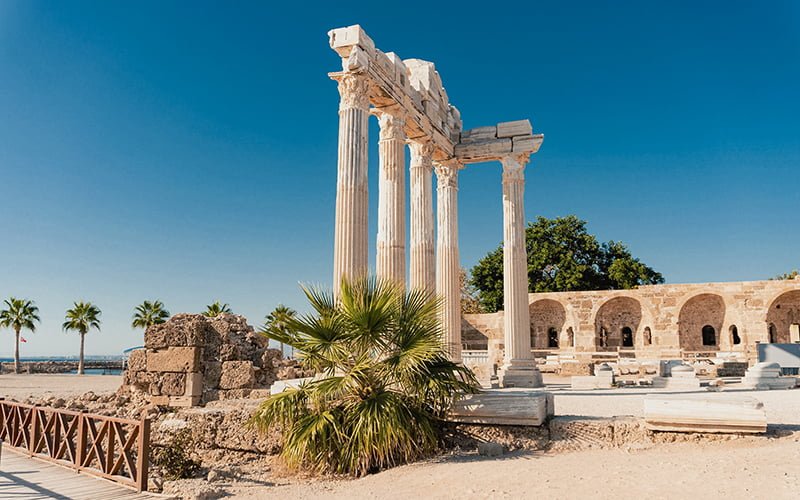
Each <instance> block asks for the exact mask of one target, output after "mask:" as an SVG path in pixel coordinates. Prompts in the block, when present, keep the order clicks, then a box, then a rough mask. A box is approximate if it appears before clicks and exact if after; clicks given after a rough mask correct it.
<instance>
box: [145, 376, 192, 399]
mask: <svg viewBox="0 0 800 500" xmlns="http://www.w3.org/2000/svg"><path fill="white" fill-rule="evenodd" d="M185 391H186V374H185V373H174V372H162V373H156V374H154V377H153V381H152V382H151V383H150V394H152V395H154V396H183V394H184V392H185Z"/></svg>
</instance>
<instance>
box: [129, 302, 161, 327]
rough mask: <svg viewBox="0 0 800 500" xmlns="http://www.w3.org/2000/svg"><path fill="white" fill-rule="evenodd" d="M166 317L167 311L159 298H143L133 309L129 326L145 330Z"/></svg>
mask: <svg viewBox="0 0 800 500" xmlns="http://www.w3.org/2000/svg"><path fill="white" fill-rule="evenodd" d="M168 319H169V311H167V309H166V308H165V307H164V304H163V303H162V302H161V301H160V300H153V301H150V300H145V301H144V302H142V303H141V304H139V305H138V306H136V309H134V313H133V322H132V323H131V326H132V327H134V328H144V329H145V330H147V329H148V328H149V327H151V326H153V325H159V324H161V323H164V322H165V321H167V320H168Z"/></svg>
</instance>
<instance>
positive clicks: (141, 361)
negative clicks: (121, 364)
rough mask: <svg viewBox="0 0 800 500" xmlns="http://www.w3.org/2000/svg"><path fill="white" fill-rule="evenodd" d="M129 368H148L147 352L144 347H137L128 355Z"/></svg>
mask: <svg viewBox="0 0 800 500" xmlns="http://www.w3.org/2000/svg"><path fill="white" fill-rule="evenodd" d="M128 370H130V371H132V372H139V371H144V370H147V352H146V351H145V350H144V349H137V350H135V351H132V352H131V353H130V355H128Z"/></svg>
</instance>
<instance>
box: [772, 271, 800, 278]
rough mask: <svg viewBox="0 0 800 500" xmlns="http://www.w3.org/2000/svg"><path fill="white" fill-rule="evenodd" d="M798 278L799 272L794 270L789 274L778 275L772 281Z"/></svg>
mask: <svg viewBox="0 0 800 500" xmlns="http://www.w3.org/2000/svg"><path fill="white" fill-rule="evenodd" d="M798 276H800V271H798V270H797V269H795V270H794V271H792V272H790V273H783V274H779V275H777V276H775V277H774V278H772V279H773V280H793V279H795V278H797V277H798Z"/></svg>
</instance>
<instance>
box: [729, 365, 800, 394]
mask: <svg viewBox="0 0 800 500" xmlns="http://www.w3.org/2000/svg"><path fill="white" fill-rule="evenodd" d="M742 385H743V386H744V387H747V388H750V389H756V390H769V389H793V388H795V387H797V378H796V377H782V376H781V365H779V364H778V363H767V362H763V363H756V364H755V365H753V366H752V367H751V368H749V369H748V370H747V371H746V372H745V374H744V379H742Z"/></svg>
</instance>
